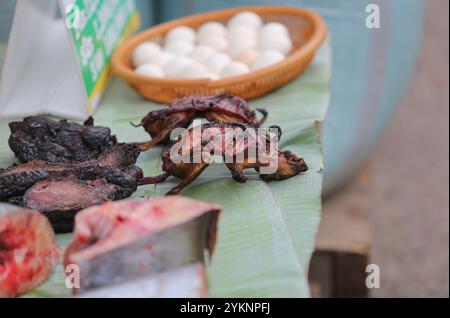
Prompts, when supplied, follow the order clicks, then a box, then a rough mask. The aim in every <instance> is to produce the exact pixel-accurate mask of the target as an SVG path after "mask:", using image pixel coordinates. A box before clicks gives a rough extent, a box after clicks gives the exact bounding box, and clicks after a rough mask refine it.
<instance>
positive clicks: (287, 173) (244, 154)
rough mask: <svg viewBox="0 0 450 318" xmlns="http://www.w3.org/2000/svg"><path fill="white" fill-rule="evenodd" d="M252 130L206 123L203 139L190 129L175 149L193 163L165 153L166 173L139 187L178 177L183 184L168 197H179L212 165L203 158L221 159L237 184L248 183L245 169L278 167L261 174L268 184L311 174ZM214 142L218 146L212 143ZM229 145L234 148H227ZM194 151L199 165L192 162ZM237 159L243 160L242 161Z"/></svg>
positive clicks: (306, 168) (163, 167)
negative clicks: (273, 157) (175, 158)
mask: <svg viewBox="0 0 450 318" xmlns="http://www.w3.org/2000/svg"><path fill="white" fill-rule="evenodd" d="M235 128H238V129H240V133H238V137H239V134H241V136H242V138H237V139H236V134H235V131H234V130H233V129H235ZM249 128H253V127H251V126H248V125H245V124H239V123H221V122H216V123H207V124H203V125H201V135H200V136H197V135H196V132H194V131H195V127H194V128H191V129H189V131H188V133H187V135H186V136H184V137H182V138H180V142H181V144H175V145H174V146H173V147H177V149H178V148H179V151H175V153H176V154H177V155H179V156H180V157H179V159H180V158H181V157H183V158H188V159H190V161H183V160H177V162H174V161H173V160H172V158H171V152H172V151H164V152H163V155H162V162H163V164H162V170H163V171H164V173H162V174H161V175H158V176H154V177H144V178H142V179H141V180H139V182H138V183H139V184H140V185H143V184H153V183H159V182H162V181H164V180H165V179H166V178H167V177H169V176H175V177H177V178H179V179H181V182H180V184H179V185H178V186H176V187H174V188H173V189H171V190H170V191H169V192H168V193H167V194H178V193H180V191H181V190H182V189H183V188H184V187H186V186H187V185H188V184H190V183H191V182H192V181H193V180H195V179H196V178H197V177H198V176H199V175H200V174H201V173H202V172H203V171H204V170H205V169H206V168H207V167H208V166H209V164H210V163H209V162H207V161H205V160H204V154H207V155H208V154H209V155H213V154H215V155H220V156H221V157H222V159H223V161H224V162H225V165H226V167H227V168H228V169H229V170H230V172H231V175H232V177H233V179H234V180H236V181H237V182H246V181H247V177H246V176H245V175H244V169H248V168H254V169H256V170H257V171H258V172H259V171H260V169H261V168H262V167H269V166H271V165H275V164H276V166H275V167H274V171H273V172H272V173H266V174H262V173H261V174H260V178H261V179H263V180H265V181H270V180H284V179H287V178H290V177H292V176H295V175H297V174H299V173H301V172H305V171H307V170H308V166H307V165H306V163H305V161H304V160H303V159H302V158H299V157H297V156H296V155H295V154H294V153H292V152H290V151H287V150H280V149H277V148H272V147H273V146H274V145H273V143H270V142H269V140H268V137H267V135H266V134H263V135H262V136H261V135H258V134H253V133H251V132H252V131H254V130H249ZM276 128H277V130H278V136H280V135H281V130H280V129H279V127H276ZM211 137H214V138H211ZM217 137H218V138H217ZM213 140H216V141H218V142H213ZM229 145H231V147H228V146H229ZM250 147H256V148H257V149H251V148H250ZM261 150H262V151H261ZM195 151H196V152H197V156H198V159H200V161H197V162H196V161H195V160H193V159H194V156H195V154H194V152H195ZM198 152H200V153H201V154H199V153H198ZM269 152H271V153H273V156H275V159H276V161H275V160H271V159H270V158H269V157H267V158H263V157H264V156H265V154H268V153H269ZM251 156H255V157H251ZM227 158H228V159H229V158H232V159H234V160H233V161H232V162H229V161H227V160H226V159H227ZM236 158H241V159H242V160H241V161H239V160H236ZM263 159H265V160H263Z"/></svg>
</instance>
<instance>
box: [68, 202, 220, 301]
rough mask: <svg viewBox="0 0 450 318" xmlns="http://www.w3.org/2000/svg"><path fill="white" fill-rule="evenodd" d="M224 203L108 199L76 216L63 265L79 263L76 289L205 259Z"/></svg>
mask: <svg viewBox="0 0 450 318" xmlns="http://www.w3.org/2000/svg"><path fill="white" fill-rule="evenodd" d="M219 211H220V207H219V206H217V205H214V204H209V203H204V202H200V201H195V200H191V199H187V198H183V197H163V198H152V199H140V200H122V201H116V202H106V203H104V204H102V205H100V206H95V207H91V208H88V209H86V210H83V211H81V212H80V213H79V214H77V216H76V217H75V234H74V238H73V241H72V243H71V244H70V245H69V247H68V248H67V250H66V252H65V255H64V264H65V266H68V265H70V264H77V265H78V266H79V269H80V284H81V288H80V289H77V290H76V292H77V293H78V292H84V291H85V290H88V289H93V288H98V287H102V286H107V285H113V284H119V283H123V282H126V281H128V280H131V279H138V278H142V277H146V276H148V275H152V274H156V273H160V272H163V271H166V270H170V269H175V268H178V267H180V266H184V265H188V264H193V263H196V262H202V261H203V259H204V249H205V248H206V247H208V248H209V251H210V253H212V249H213V246H214V242H215V232H216V221H217V216H218V212H219Z"/></svg>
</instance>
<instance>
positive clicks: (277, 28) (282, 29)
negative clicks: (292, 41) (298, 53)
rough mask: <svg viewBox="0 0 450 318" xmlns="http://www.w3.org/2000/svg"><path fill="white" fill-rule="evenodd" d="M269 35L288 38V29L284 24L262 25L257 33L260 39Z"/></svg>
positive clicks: (271, 23)
mask: <svg viewBox="0 0 450 318" xmlns="http://www.w3.org/2000/svg"><path fill="white" fill-rule="evenodd" d="M270 34H279V35H285V36H289V29H288V28H287V27H286V26H285V25H284V24H281V23H279V22H270V23H267V24H264V25H263V27H262V28H261V31H260V33H259V35H260V37H262V36H267V35H270Z"/></svg>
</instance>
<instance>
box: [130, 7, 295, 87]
mask: <svg viewBox="0 0 450 318" xmlns="http://www.w3.org/2000/svg"><path fill="white" fill-rule="evenodd" d="M291 50H292V40H291V38H290V36H289V30H288V28H287V27H286V26H285V25H283V24H281V23H278V22H270V23H267V24H263V21H262V19H261V17H260V16H259V15H257V14H255V13H253V12H249V11H243V12H240V13H238V14H236V15H235V16H233V17H232V18H231V19H230V20H229V21H228V23H227V25H226V26H225V25H223V24H221V23H219V22H213V21H212V22H207V23H204V24H202V25H201V26H200V27H199V28H198V30H194V29H193V28H191V27H188V26H179V27H175V28H173V29H172V30H170V31H169V32H168V33H167V34H166V36H165V37H164V45H163V46H160V45H159V44H157V43H155V42H150V41H149V42H144V43H141V44H140V45H139V46H137V47H136V48H135V49H134V51H133V53H132V63H133V66H134V68H135V72H136V73H138V74H141V75H144V76H150V77H160V78H164V77H166V78H191V79H195V78H209V79H211V80H215V79H220V78H225V77H229V76H236V75H241V74H245V73H248V72H250V71H251V70H257V69H260V68H263V67H267V66H270V65H272V64H275V63H278V62H280V61H282V60H283V59H285V57H286V56H287V55H288V54H289V52H290V51H291Z"/></svg>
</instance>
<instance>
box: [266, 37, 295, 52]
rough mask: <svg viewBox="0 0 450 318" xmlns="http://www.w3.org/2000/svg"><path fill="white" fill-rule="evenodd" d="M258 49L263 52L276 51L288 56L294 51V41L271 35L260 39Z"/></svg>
mask: <svg viewBox="0 0 450 318" xmlns="http://www.w3.org/2000/svg"><path fill="white" fill-rule="evenodd" d="M258 48H259V49H260V50H261V51H266V50H276V51H280V52H281V53H283V54H284V55H287V54H289V52H290V51H291V50H292V41H291V39H290V38H289V37H288V36H284V35H279V34H270V35H268V36H265V37H262V38H260V39H259V44H258Z"/></svg>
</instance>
